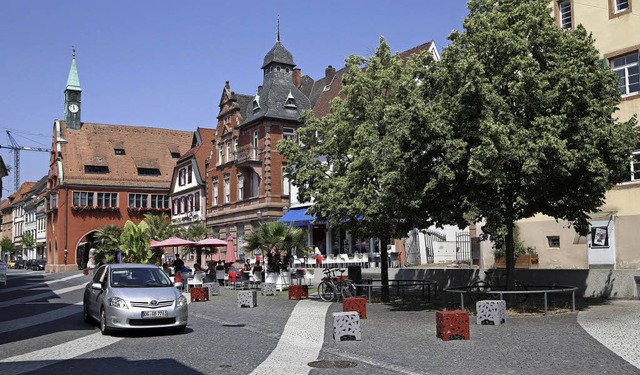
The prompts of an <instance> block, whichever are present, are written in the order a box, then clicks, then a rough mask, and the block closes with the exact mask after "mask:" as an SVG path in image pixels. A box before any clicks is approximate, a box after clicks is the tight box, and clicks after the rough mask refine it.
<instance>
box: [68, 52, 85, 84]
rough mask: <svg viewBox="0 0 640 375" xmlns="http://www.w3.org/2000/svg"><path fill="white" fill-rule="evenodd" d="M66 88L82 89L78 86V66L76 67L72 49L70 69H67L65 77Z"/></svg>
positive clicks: (74, 53) (74, 54)
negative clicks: (67, 75)
mask: <svg viewBox="0 0 640 375" xmlns="http://www.w3.org/2000/svg"><path fill="white" fill-rule="evenodd" d="M67 90H74V91H82V88H80V78H78V68H77V67H76V50H75V48H74V49H73V55H72V57H71V69H69V78H68V79H67Z"/></svg>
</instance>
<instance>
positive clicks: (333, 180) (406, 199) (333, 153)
mask: <svg viewBox="0 0 640 375" xmlns="http://www.w3.org/2000/svg"><path fill="white" fill-rule="evenodd" d="M434 71H435V61H434V60H433V57H432V55H431V54H430V53H429V52H422V53H417V54H414V55H413V56H411V57H410V58H408V59H404V58H402V57H401V56H400V55H398V54H395V55H394V54H392V53H391V50H390V48H389V46H388V44H387V43H386V41H385V40H384V38H381V39H380V45H379V47H378V48H377V49H376V52H375V54H374V55H373V56H371V57H370V58H363V57H359V56H350V57H349V58H348V59H347V61H346V73H345V75H344V77H343V78H342V84H343V89H342V92H341V97H340V98H337V99H335V100H334V101H332V103H331V111H330V113H329V114H328V115H326V116H324V117H322V118H316V117H314V116H313V114H312V113H306V114H305V115H304V117H303V121H304V126H303V127H301V128H300V129H299V130H298V131H297V134H298V137H299V141H300V142H293V141H289V140H284V141H281V142H280V143H279V144H278V148H279V150H280V151H281V152H282V153H283V154H284V155H285V156H286V157H287V159H288V160H289V168H288V170H287V172H288V173H289V174H290V176H291V179H292V181H293V182H294V183H295V184H296V186H298V187H299V198H300V199H302V200H305V201H311V199H313V201H314V205H313V206H312V207H311V208H310V211H311V212H313V213H315V215H316V217H317V218H318V219H319V220H322V221H327V222H328V225H329V226H331V227H334V228H336V227H343V228H345V229H347V230H349V231H351V233H352V234H354V235H356V236H363V237H364V236H371V237H379V238H383V239H385V238H390V237H401V236H405V235H406V233H407V232H408V231H409V230H411V229H412V228H414V227H423V228H425V227H428V226H430V225H431V224H434V223H436V224H437V223H445V224H450V223H453V224H455V223H459V224H464V220H463V212H464V211H463V210H461V209H460V208H461V206H462V204H463V202H462V197H463V195H462V194H458V193H456V191H457V189H459V186H460V185H459V184H456V183H455V178H456V173H454V172H455V171H453V170H451V169H450V167H449V165H448V164H447V163H446V162H445V161H446V160H447V159H452V158H451V157H449V155H448V154H449V150H456V149H457V148H458V147H457V146H456V144H455V143H456V142H457V141H456V140H453V139H451V138H450V134H451V130H450V129H449V128H448V127H447V124H446V123H444V122H443V121H441V120H440V118H439V117H438V113H439V112H438V111H437V110H436V109H437V108H435V107H434V103H432V100H435V98H436V96H435V92H434V90H433V85H434V82H435V76H434ZM415 168H420V172H419V173H417V171H416V170H415ZM381 255H382V259H381V261H382V264H383V265H385V264H387V252H386V247H385V246H383V247H382V254H381ZM381 277H382V280H383V283H384V284H385V285H386V284H387V280H388V274H387V268H386V267H384V266H383V267H382V273H381ZM382 293H383V299H384V300H386V299H387V298H388V289H387V288H383V291H382Z"/></svg>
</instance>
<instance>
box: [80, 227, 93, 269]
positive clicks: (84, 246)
mask: <svg viewBox="0 0 640 375" xmlns="http://www.w3.org/2000/svg"><path fill="white" fill-rule="evenodd" d="M96 232H97V231H95V230H94V231H91V232H89V233H87V234H85V235H84V236H82V238H81V239H80V241H78V245H77V246H76V264H77V265H78V269H79V270H82V269H85V268H86V267H87V261H88V260H89V250H90V249H92V248H95V247H96V240H95V233H96Z"/></svg>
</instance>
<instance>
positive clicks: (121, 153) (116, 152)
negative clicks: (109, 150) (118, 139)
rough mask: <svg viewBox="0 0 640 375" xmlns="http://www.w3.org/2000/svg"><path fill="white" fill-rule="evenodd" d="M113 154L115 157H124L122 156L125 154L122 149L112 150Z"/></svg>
mask: <svg viewBox="0 0 640 375" xmlns="http://www.w3.org/2000/svg"><path fill="white" fill-rule="evenodd" d="M113 152H114V153H115V154H116V155H124V154H125V153H124V149H123V148H116V149H114V150H113Z"/></svg>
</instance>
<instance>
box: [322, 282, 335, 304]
mask: <svg viewBox="0 0 640 375" xmlns="http://www.w3.org/2000/svg"><path fill="white" fill-rule="evenodd" d="M336 294H337V292H336V288H335V286H333V284H331V283H329V282H326V281H322V282H320V285H318V296H320V299H321V300H323V301H325V302H332V301H333V300H334V299H335V298H336Z"/></svg>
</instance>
